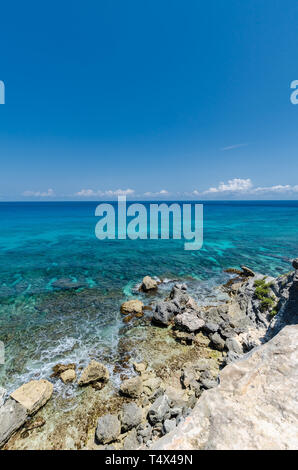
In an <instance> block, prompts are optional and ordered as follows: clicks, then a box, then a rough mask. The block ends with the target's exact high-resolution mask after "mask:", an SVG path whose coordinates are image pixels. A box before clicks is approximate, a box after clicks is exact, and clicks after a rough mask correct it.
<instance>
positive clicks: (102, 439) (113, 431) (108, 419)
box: [95, 414, 121, 444]
mask: <svg viewBox="0 0 298 470" xmlns="http://www.w3.org/2000/svg"><path fill="white" fill-rule="evenodd" d="M120 432H121V424H120V421H119V419H118V417H117V416H116V415H111V414H107V415H104V416H101V417H100V418H98V421H97V427H96V433H95V435H96V439H97V441H98V443H99V444H109V443H110V442H113V441H116V439H117V438H118V437H119V435H120Z"/></svg>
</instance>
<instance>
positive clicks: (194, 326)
mask: <svg viewBox="0 0 298 470" xmlns="http://www.w3.org/2000/svg"><path fill="white" fill-rule="evenodd" d="M174 321H175V325H176V327H177V328H179V329H181V330H184V331H187V332H189V333H193V332H194V331H199V330H200V329H201V328H203V326H204V325H205V322H204V320H202V319H201V318H199V317H198V316H197V314H196V312H194V311H192V310H188V311H186V312H183V313H180V314H178V315H176V317H175V320H174Z"/></svg>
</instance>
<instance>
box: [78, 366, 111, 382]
mask: <svg viewBox="0 0 298 470" xmlns="http://www.w3.org/2000/svg"><path fill="white" fill-rule="evenodd" d="M108 380H109V371H108V369H107V368H106V366H104V365H103V364H101V363H100V362H97V361H91V362H90V363H89V364H88V366H87V367H86V368H85V369H84V370H83V372H82V374H81V377H80V379H79V381H78V384H79V385H80V386H83V385H88V384H91V383H94V382H98V381H100V382H102V383H103V384H105V383H107V382H108Z"/></svg>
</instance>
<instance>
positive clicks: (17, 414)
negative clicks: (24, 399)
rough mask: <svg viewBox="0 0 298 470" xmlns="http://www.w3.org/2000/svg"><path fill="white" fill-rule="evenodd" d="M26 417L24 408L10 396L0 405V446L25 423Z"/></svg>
mask: <svg viewBox="0 0 298 470" xmlns="http://www.w3.org/2000/svg"><path fill="white" fill-rule="evenodd" d="M27 417H28V414H27V410H26V408H24V406H22V405H21V404H20V403H17V402H16V401H15V400H13V399H12V398H9V399H8V400H7V401H6V403H5V404H4V405H2V406H1V407H0V447H1V446H3V445H4V444H5V442H6V441H7V440H8V439H9V438H10V437H11V436H12V435H13V433H14V432H15V431H17V430H18V429H19V428H20V427H21V426H22V425H23V424H24V423H25V421H26V419H27Z"/></svg>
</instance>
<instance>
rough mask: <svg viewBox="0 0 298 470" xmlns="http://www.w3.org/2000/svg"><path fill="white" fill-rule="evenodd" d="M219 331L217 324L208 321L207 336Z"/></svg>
mask: <svg viewBox="0 0 298 470" xmlns="http://www.w3.org/2000/svg"><path fill="white" fill-rule="evenodd" d="M218 329H219V326H218V324H217V323H213V322H211V321H208V322H207V323H206V324H205V326H204V330H205V331H206V333H207V334H209V333H216V332H217V331H218Z"/></svg>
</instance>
